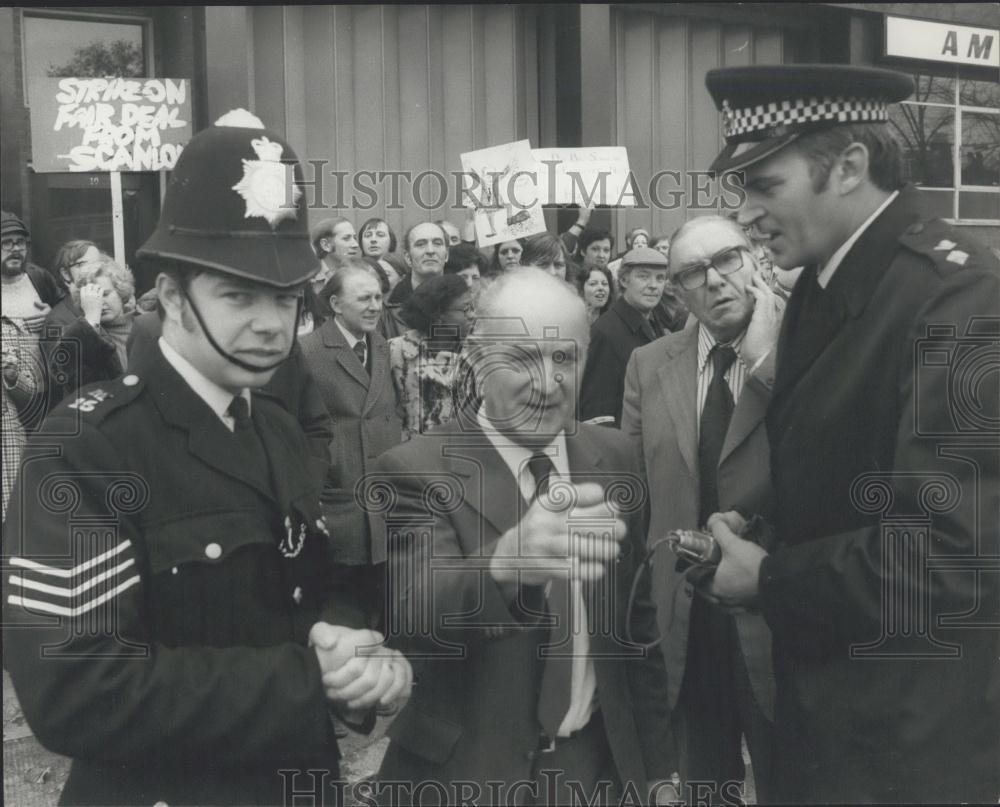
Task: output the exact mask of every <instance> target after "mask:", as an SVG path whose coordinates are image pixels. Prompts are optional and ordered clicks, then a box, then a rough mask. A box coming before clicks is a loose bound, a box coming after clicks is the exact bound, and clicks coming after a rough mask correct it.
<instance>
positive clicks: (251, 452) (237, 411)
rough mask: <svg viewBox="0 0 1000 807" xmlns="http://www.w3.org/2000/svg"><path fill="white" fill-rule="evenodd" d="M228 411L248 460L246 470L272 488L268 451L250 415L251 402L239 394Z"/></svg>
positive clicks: (238, 441)
mask: <svg viewBox="0 0 1000 807" xmlns="http://www.w3.org/2000/svg"><path fill="white" fill-rule="evenodd" d="M226 412H227V413H228V414H229V416H230V417H232V419H233V421H234V426H233V436H234V437H235V438H236V441H237V443H238V444H239V447H240V450H241V451H243V453H244V454H245V455H246V456H245V458H246V460H248V463H249V464H248V465H247V467H246V468H245V470H246V472H247V473H248V474H251V475H252V477H253V478H256V479H257V480H258V481H259V482H261V483H262V484H263V485H264V486H265V488H270V486H271V475H270V466H269V464H268V460H267V451H265V450H264V444H263V443H262V442H261V439H260V435H259V434H257V429H256V428H254V425H253V419H252V418H251V417H250V404H248V403H247V400H246V398H244V397H243V396H242V395H237V396H236V397H235V398H233V400H232V401H231V402H230V403H229V408H228V409H227V410H226Z"/></svg>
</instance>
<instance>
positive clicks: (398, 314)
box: [379, 274, 413, 342]
mask: <svg viewBox="0 0 1000 807" xmlns="http://www.w3.org/2000/svg"><path fill="white" fill-rule="evenodd" d="M411 294H413V280H412V278H411V276H410V275H409V274H407V275H404V276H403V278H402V279H401V280H400V281H399V282H398V283H397V284H396V287H395V288H394V289H393V290H392V292H391V293H390V294H389V297H388V299H387V300H386V301H385V305H384V306H383V307H382V319H380V320H379V333H381V334H382V336H383V337H384V338H385V340H386V341H387V342H388V341H389V340H390V339H394V338H395V337H397V336H402V335H403V334H404V333H406V332H407V331H408V330H410V326H409V325H407V324H406V323H405V322H404V321H403V315H402V310H403V303H405V302H406V301H407V300H408V299H409V298H410V295H411Z"/></svg>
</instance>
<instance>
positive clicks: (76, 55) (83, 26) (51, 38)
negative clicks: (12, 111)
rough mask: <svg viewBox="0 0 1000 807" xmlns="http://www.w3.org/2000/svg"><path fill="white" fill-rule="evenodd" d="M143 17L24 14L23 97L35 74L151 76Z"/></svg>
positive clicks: (29, 99)
mask: <svg viewBox="0 0 1000 807" xmlns="http://www.w3.org/2000/svg"><path fill="white" fill-rule="evenodd" d="M148 27H149V23H148V22H147V21H145V20H138V19H136V20H133V19H129V18H121V17H118V18H116V17H109V18H102V17H95V16H93V15H79V16H76V15H72V14H69V15H66V14H62V15H60V16H59V17H55V16H50V15H48V14H42V13H38V12H35V13H30V14H29V13H26V14H25V15H24V76H25V100H26V102H27V103H28V105H29V106H30V105H31V79H32V78H34V77H36V76H80V77H84V76H89V77H103V76H128V77H134V78H139V77H142V76H147V75H149V72H148V70H147V65H148V63H149V59H148V53H147V51H148V47H147V39H148V35H147V34H148V32H147V29H148Z"/></svg>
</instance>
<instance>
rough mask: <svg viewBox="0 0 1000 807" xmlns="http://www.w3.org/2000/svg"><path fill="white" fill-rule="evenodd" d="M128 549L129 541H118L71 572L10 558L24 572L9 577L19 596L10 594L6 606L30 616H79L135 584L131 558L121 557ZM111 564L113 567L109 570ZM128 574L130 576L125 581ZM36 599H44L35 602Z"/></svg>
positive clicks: (133, 565) (36, 562)
mask: <svg viewBox="0 0 1000 807" xmlns="http://www.w3.org/2000/svg"><path fill="white" fill-rule="evenodd" d="M131 546H132V543H131V542H130V541H122V542H121V543H120V544H118V545H117V546H116V547H114V548H113V549H109V550H108V551H107V552H102V553H101V554H100V555H97V556H95V557H93V558H90V559H88V560H86V561H84V562H83V563H81V564H78V565H77V566H74V567H73V568H71V569H60V568H57V567H55V566H49V565H47V564H44V563H39V562H38V561H34V560H31V559H29V558H22V557H14V558H11V561H10V564H11V566H14V567H18V568H21V569H23V570H24V572H23V573H22V574H12V575H11V576H10V578H9V579H8V582H9V583H10V586H11V588H12V589H18V590H20V591H21V593H20V594H15V593H11V594H10V595H9V596H8V597H7V602H8V603H9V604H10V605H17V606H21V607H22V608H24V609H26V610H29V611H33V612H40V613H46V614H53V615H55V616H68V617H77V616H81V615H82V614H85V613H87V612H88V611H92V610H93V609H94V608H97V607H98V606H100V605H102V604H103V603H105V602H107V601H108V600H111V599H113V598H115V597H117V596H118V595H119V594H121V593H122V592H124V591H126V590H127V589H129V588H131V587H132V586H134V585H135V584H136V583H138V582H139V575H138V574H137V573H136V572H135V558H134V557H132V556H131V553H129V554H127V555H125V556H124V557H123V556H122V553H124V552H126V551H127V550H129V549H130V548H131ZM112 563H114V564H115V565H114V566H111V564H112ZM129 570H131V576H129V577H125V574H126V573H127V572H128V571H129ZM123 577H124V578H125V579H123ZM102 584H103V585H102ZM111 585H113V586H114V587H113V588H110V589H109V588H108V586H111ZM95 589H96V590H95ZM87 592H90V595H89V596H90V599H87V600H85V601H82V602H81V601H80V600H81V595H84V594H86V593H87ZM39 597H46V599H38V598H39Z"/></svg>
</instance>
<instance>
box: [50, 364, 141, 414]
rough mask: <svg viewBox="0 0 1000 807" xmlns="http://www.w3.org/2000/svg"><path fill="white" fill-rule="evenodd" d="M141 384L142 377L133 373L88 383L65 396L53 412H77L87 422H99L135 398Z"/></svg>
mask: <svg viewBox="0 0 1000 807" xmlns="http://www.w3.org/2000/svg"><path fill="white" fill-rule="evenodd" d="M143 386H144V384H143V383H142V379H141V378H139V376H137V375H136V374H135V373H126V374H125V375H123V376H120V377H118V378H115V379H113V380H111V381H98V382H96V383H94V384H88V385H87V386H85V387H80V389H78V390H77V391H76V393H75V394H73V395H70V396H69V397H67V398H66V399H65V400H64V401H63V402H62V403H60V404H59V406H58V407H57V409H56V410H55V412H53V414H56V412H58V413H60V414H63V415H66V414H71V413H75V412H79V413H81V414H83V415H84V416H85V417H86V419H87V420H88V421H89V422H91V423H100V422H101V421H102V420H104V418H106V417H107V416H108V415H110V414H111V413H112V412H115V411H117V410H119V409H121V408H122V407H123V406H126V405H127V404H129V403H131V402H132V401H133V400H135V398H136V397H137V396H138V395H139V393H140V392H142V389H143Z"/></svg>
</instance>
